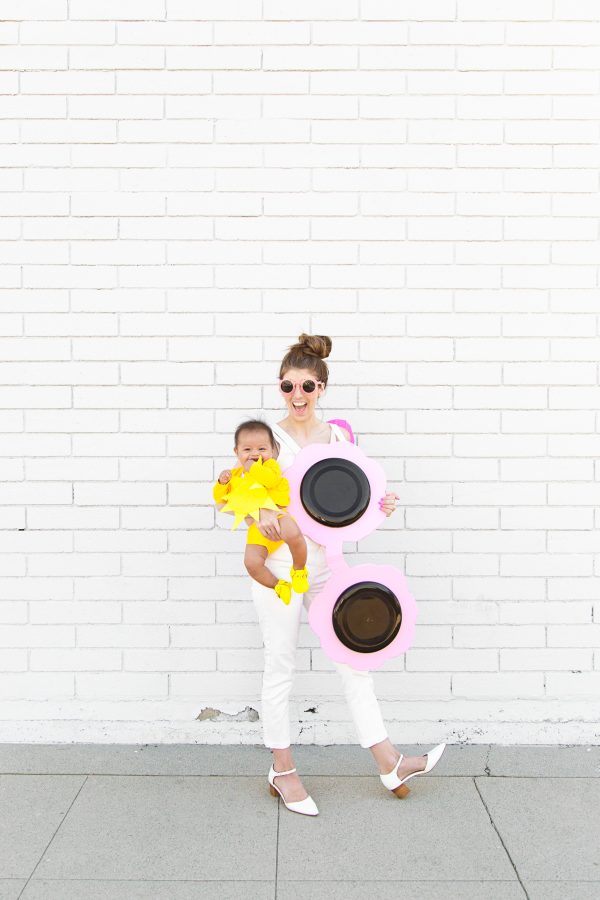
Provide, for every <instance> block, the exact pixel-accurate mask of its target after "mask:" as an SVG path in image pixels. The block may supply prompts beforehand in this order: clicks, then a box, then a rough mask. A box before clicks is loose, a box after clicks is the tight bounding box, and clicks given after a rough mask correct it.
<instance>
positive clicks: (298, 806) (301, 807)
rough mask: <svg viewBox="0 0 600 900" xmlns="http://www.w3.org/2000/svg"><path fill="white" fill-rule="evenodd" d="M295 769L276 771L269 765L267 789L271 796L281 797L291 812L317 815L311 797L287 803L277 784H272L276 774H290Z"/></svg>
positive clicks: (317, 812)
mask: <svg viewBox="0 0 600 900" xmlns="http://www.w3.org/2000/svg"><path fill="white" fill-rule="evenodd" d="M295 771H296V770H295V769H288V770H287V772H276V771H275V769H274V768H273V766H271V768H270V769H269V791H270V792H271V794H272V795H273V797H281V799H282V800H283V802H284V803H285V805H286V806H287V808H288V809H289V810H291V811H292V812H296V813H301V814H302V815H303V816H318V815H319V810H318V809H317V804H316V803H315V801H314V800H313V798H312V797H305V798H304V800H295V801H292V802H291V803H288V802H287V800H286V799H285V797H284V796H283V794H282V793H281V791H280V790H279V788H278V787H277V785H276V784H274V779H275V778H277V776H278V775H291V774H292V772H295Z"/></svg>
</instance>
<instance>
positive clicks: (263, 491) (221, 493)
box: [213, 458, 290, 553]
mask: <svg viewBox="0 0 600 900" xmlns="http://www.w3.org/2000/svg"><path fill="white" fill-rule="evenodd" d="M213 497H214V499H215V501H216V502H217V503H221V502H222V501H223V500H226V506H224V507H223V510H222V512H228V511H229V510H232V511H233V512H234V513H235V522H234V523H233V526H232V531H233V529H234V528H237V526H238V525H239V523H240V522H241V521H242V519H245V518H246V516H248V515H250V516H252V518H253V519H255V520H257V521H258V519H259V517H260V508H261V507H262V508H263V509H274V510H278V509H279V507H280V506H287V505H288V503H289V502H290V485H289V482H288V480H287V478H284V477H283V474H282V472H281V467H280V465H279V463H278V462H277V460H275V459H268V460H267V461H266V462H264V463H263V462H262V458H261V459H259V460H257V461H256V462H255V463H253V464H252V466H251V467H250V469H249V470H248V471H247V472H246V473H244V469H243V467H242V466H239V467H238V468H237V469H232V471H231V480H230V481H228V482H227V484H221V483H220V482H219V481H217V482H216V483H215V485H214V486H213ZM282 515H283V513H281V514H280V515H279V516H277V518H278V519H280V518H281V516H282ZM246 543H247V544H260V546H262V547H266V548H267V553H273V551H274V550H276V549H277V548H278V547H281V545H282V544H283V541H270V540H269V538H266V537H264V536H263V535H262V534H261V533H260V531H259V530H258V526H257V525H256V522H253V523H252V525H250V526H249V528H248V534H247V537H246Z"/></svg>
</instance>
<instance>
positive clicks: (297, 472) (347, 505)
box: [285, 441, 417, 669]
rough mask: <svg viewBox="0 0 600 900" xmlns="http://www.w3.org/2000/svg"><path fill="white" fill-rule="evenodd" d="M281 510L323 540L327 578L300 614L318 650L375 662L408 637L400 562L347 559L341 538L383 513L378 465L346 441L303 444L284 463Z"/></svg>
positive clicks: (361, 663)
mask: <svg viewBox="0 0 600 900" xmlns="http://www.w3.org/2000/svg"><path fill="white" fill-rule="evenodd" d="M285 476H286V478H287V479H288V481H289V484H290V503H289V506H288V510H289V512H290V514H291V515H292V516H293V517H294V518H295V519H296V522H297V523H298V526H299V528H300V531H301V532H302V533H303V534H305V535H307V536H308V537H310V538H312V539H313V540H314V541H316V542H317V543H319V544H323V545H324V546H325V552H326V554H327V563H328V565H329V568H330V569H331V573H332V574H331V577H330V578H329V580H328V581H327V582H326V584H325V586H324V587H323V590H322V591H321V592H320V593H319V595H318V596H317V597H315V599H314V600H313V601H312V603H311V605H310V609H309V612H308V621H309V623H310V626H311V628H312V629H313V630H314V631H315V632H316V634H317V635H318V637H319V638H320V641H321V647H322V648H323V651H324V652H325V653H326V654H327V656H329V657H330V659H333V660H335V661H336V662H341V663H347V664H349V665H350V666H352V667H353V668H354V669H376V668H378V667H379V666H380V665H381V664H382V663H383V662H384V661H385V660H386V659H390V658H392V657H394V656H399V655H400V654H401V653H403V652H404V651H405V650H406V649H407V648H408V647H409V646H410V644H411V643H412V640H413V637H414V632H415V621H416V618H417V607H416V604H415V601H414V598H413V597H412V595H411V594H410V592H409V590H408V587H407V584H406V579H405V578H404V575H403V573H402V572H401V571H400V569H396V568H395V567H393V566H376V565H371V564H366V565H359V566H348V564H347V563H346V561H345V560H344V557H343V541H357V540H360V539H361V538H363V537H365V536H366V535H368V534H370V533H371V532H372V531H374V530H375V529H376V528H377V526H378V525H379V524H380V523H381V522H382V521H383V519H385V517H386V516H385V513H384V512H383V511H382V510H380V509H379V498H380V497H382V496H383V495H384V493H385V483H386V479H385V473H384V471H383V469H382V467H381V466H380V465H379V464H378V463H377V462H375V461H374V460H372V459H369V458H368V457H367V456H365V454H364V453H363V452H362V450H360V449H359V448H358V447H357V446H355V445H354V444H350V443H348V442H345V441H338V442H336V443H335V444H309V445H308V446H307V447H304V448H303V449H302V450H301V451H300V453H298V455H297V456H296V459H295V460H294V462H293V464H292V465H291V466H290V467H289V468H288V469H286V472H285Z"/></svg>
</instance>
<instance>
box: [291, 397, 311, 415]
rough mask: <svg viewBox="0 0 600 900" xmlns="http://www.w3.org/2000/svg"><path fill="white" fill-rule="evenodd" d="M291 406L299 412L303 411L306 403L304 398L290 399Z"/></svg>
mask: <svg viewBox="0 0 600 900" xmlns="http://www.w3.org/2000/svg"><path fill="white" fill-rule="evenodd" d="M292 406H293V407H294V409H295V411H296V412H297V413H300V414H302V413H305V412H306V410H307V409H308V403H307V402H306V400H298V401H296V400H292Z"/></svg>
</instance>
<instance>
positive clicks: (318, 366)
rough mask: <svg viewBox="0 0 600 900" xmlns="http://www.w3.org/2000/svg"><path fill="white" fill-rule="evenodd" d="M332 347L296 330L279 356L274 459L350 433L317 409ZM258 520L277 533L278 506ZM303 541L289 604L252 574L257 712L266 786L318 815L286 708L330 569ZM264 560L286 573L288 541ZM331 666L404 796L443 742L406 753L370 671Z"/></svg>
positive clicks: (386, 776)
mask: <svg viewBox="0 0 600 900" xmlns="http://www.w3.org/2000/svg"><path fill="white" fill-rule="evenodd" d="M330 351H331V340H330V338H328V337H325V336H321V335H307V334H301V335H300V337H299V339H298V343H297V344H294V345H292V346H291V347H290V348H289V351H288V353H286V355H285V356H284V358H283V360H282V362H281V366H280V370H279V379H280V382H279V384H280V394H281V396H282V398H283V400H284V401H285V404H286V407H287V416H286V417H285V418H284V419H282V420H281V421H280V422H278V423H277V424H276V425H272V428H273V431H274V433H275V437H276V438H277V440H278V441H279V443H280V445H281V447H280V454H279V457H278V462H279V464H280V466H281V469H282V471H283V472H285V470H286V469H287V468H289V466H290V465H291V464H292V462H293V461H294V458H295V455H296V454H297V453H298V452H299V451H300V449H301V448H302V447H305V446H306V445H307V444H314V443H317V444H328V443H333V442H334V441H336V440H350V439H351V436H350V434H349V433H348V432H347V431H346V429H344V428H341V427H340V426H339V425H335V424H334V425H329V424H328V423H327V422H324V421H322V420H321V419H319V418H317V416H316V415H315V409H316V405H317V401H318V400H319V398H320V397H321V396H322V395H323V393H324V391H325V388H326V387H327V380H328V376H329V372H328V368H327V364H326V363H325V362H324V359H325V358H326V357H327V356H329V353H330ZM397 499H398V496H397V494H394V493H387V494H386V495H385V496H384V497H382V498H381V500H380V508H381V509H382V510H383V511H384V512H385V514H386V515H387V516H391V515H392V513H393V512H394V510H395V509H396V500H397ZM257 524H258V528H259V530H260V532H261V534H262V535H263V536H264V537H266V538H268V539H269V540H272V541H275V540H278V539H279V524H278V519H277V513H276V512H275V511H273V510H268V509H261V511H260V522H259V523H257ZM305 537H306V536H305ZM306 543H307V545H308V561H307V568H308V575H309V584H310V589H309V591H308V592H307V593H305V594H303V595H302V596H301V595H297V594H293V595H292V601H291V603H290V605H289V606H284V604H282V603H275V602H274V601H273V591H272V590H270V589H269V588H266V587H264V586H263V585H261V584H259V583H258V582H256V581H253V583H252V598H253V601H254V603H255V606H256V609H257V612H258V618H259V622H260V627H261V630H262V636H263V643H264V647H265V670H264V677H263V689H262V718H263V729H264V743H265V745H266V746H267V747H269V748H270V749H271V751H272V753H273V765H272V767H271V771H270V772H269V784H270V787H271V793H272V794H274V795H277V794H279V795H280V796H281V797H282V799H283V801H284V803H285V805H286V806H287V807H288V809H291V810H292V811H293V812H299V813H303V814H306V815H316V814H317V813H318V810H317V807H316V805H315V803H314V801H313V800H312V798H311V797H309V796H308V794H307V792H306V790H305V789H304V787H303V785H302V781H301V780H300V776H299V775H298V773H297V772H296V769H295V768H294V763H293V759H292V751H291V748H290V723H289V708H288V698H289V694H290V689H291V686H292V678H293V673H294V668H295V656H296V646H297V640H298V629H299V625H300V615H301V611H302V602H303V598H304V605H305V606H306V608H307V609H308V608H309V606H310V603H311V601H312V600H313V599H314V597H316V596H317V595H318V594H319V593H320V591H321V589H322V587H323V585H324V584H325V582H326V581H327V580H328V578H329V575H330V571H329V569H328V568H327V561H326V557H325V548H324V547H322V546H321V545H319V544H317V543H315V542H314V541H313V540H311V539H310V538H309V537H306ZM266 565H267V566H268V568H269V569H271V571H272V572H273V574H274V575H275V576H276V577H277V578H286V577H287V576H288V574H289V571H290V565H291V554H290V551H289V548H288V547H287V545H286V544H282V545H281V546H280V547H278V548H277V549H276V550H274V552H272V553H271V554H270V555H269V556H268V558H267V562H266ZM335 667H336V669H337V670H338V672H339V673H340V675H341V677H342V683H343V686H344V692H345V695H346V699H347V702H348V705H349V707H350V711H351V714H352V718H353V720H354V724H355V727H356V730H357V733H358V737H359V741H360V745H361V747H365V748H367V747H368V748H369V750H370V751H371V753H372V754H373V758H374V760H375V763H376V764H377V767H378V769H379V772H380V775H381V776H382V781H383V783H384V784H385V786H386V787H388V788H389V789H390V790H394V792H395V793H397V795H398V796H405V794H407V793H408V788H407V787H406V786H405V785H404V784H402V782H403V781H405V780H407V777H408V778H410V777H413V776H414V775H416V774H418V773H420V772H424V771H425V770H427V771H430V770H431V768H433V766H434V765H435V763H436V762H437V760H438V759H439V757H440V756H441V753H442V751H443V749H444V746H445V745H443V744H440V745H439V746H438V747H436V748H435V750H433V751H430V753H429V754H428V755H427V756H428V758H426V757H425V756H403V755H402V754H401V753H399V752H398V750H396V748H395V747H394V745H393V744H392V743H391V742H390V740H389V738H388V736H387V731H386V729H385V725H384V724H383V719H382V717H381V712H380V709H379V704H378V702H377V699H376V697H375V694H374V691H373V679H372V676H371V675H370V673H369V672H364V671H357V670H356V669H352V668H351V667H350V666H348V665H346V664H343V663H335ZM275 779H276V780H277V781H276V783H275Z"/></svg>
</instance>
